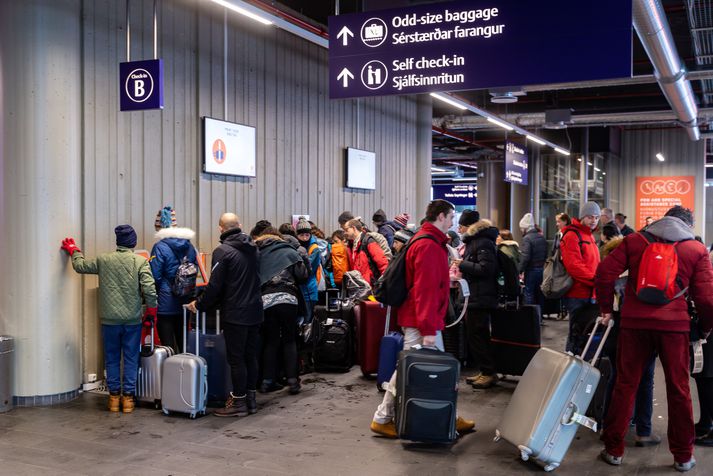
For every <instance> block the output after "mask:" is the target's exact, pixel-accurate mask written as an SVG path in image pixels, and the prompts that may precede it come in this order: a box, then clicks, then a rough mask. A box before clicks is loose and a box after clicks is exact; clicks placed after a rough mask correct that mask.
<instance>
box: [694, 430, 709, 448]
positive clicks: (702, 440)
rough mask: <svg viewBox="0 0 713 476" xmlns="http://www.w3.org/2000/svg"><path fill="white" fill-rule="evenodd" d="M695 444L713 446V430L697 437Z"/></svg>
mask: <svg viewBox="0 0 713 476" xmlns="http://www.w3.org/2000/svg"><path fill="white" fill-rule="evenodd" d="M693 444H695V445H698V446H707V447H713V430H712V431H710V432H708V433H706V434H705V435H702V436H699V437H696V439H695V440H694V441H693Z"/></svg>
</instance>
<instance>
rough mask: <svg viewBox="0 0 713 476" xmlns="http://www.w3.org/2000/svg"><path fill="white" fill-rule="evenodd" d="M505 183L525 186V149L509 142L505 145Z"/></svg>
mask: <svg viewBox="0 0 713 476" xmlns="http://www.w3.org/2000/svg"><path fill="white" fill-rule="evenodd" d="M505 181H506V182H510V183H517V184H520V185H527V149H526V148H525V147H523V146H519V145H517V144H515V143H513V142H509V141H508V142H506V143H505Z"/></svg>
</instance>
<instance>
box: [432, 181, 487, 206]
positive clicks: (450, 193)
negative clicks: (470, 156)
mask: <svg viewBox="0 0 713 476" xmlns="http://www.w3.org/2000/svg"><path fill="white" fill-rule="evenodd" d="M431 188H432V189H433V200H436V199H438V198H440V199H441V200H447V201H449V202H451V203H452V204H453V205H457V206H469V207H474V206H475V202H476V200H477V198H478V184H477V183H476V181H475V180H473V182H472V183H451V184H448V185H441V184H438V185H432V186H431Z"/></svg>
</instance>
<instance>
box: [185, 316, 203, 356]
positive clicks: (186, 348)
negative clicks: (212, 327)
mask: <svg viewBox="0 0 713 476" xmlns="http://www.w3.org/2000/svg"><path fill="white" fill-rule="evenodd" d="M187 315H188V308H187V307H186V305H185V304H184V305H183V353H184V354H187V353H188V318H187ZM203 325H204V326H205V312H204V313H203ZM203 330H204V331H205V327H203ZM199 333H200V330H199V329H198V313H196V357H199V354H200V350H199V349H198V344H199V337H200V336H199V335H198V334H199Z"/></svg>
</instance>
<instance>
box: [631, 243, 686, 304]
mask: <svg viewBox="0 0 713 476" xmlns="http://www.w3.org/2000/svg"><path fill="white" fill-rule="evenodd" d="M638 235H639V236H640V237H641V239H642V240H644V241H645V242H646V248H645V249H644V254H642V255H641V261H640V263H639V273H638V275H637V279H636V297H637V298H638V299H639V300H640V301H643V302H645V303H648V304H655V305H659V306H661V305H664V304H668V303H670V302H671V301H673V300H675V299H678V298H679V297H681V296H683V294H684V293H685V292H686V291H687V290H688V287H686V288H683V289H682V290H681V291H679V292H678V293H676V284H677V279H678V252H677V251H676V246H677V245H678V244H679V243H680V241H677V242H674V243H668V242H663V241H658V240H656V238H655V237H654V236H653V235H651V234H650V233H647V232H642V233H639V234H638Z"/></svg>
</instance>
